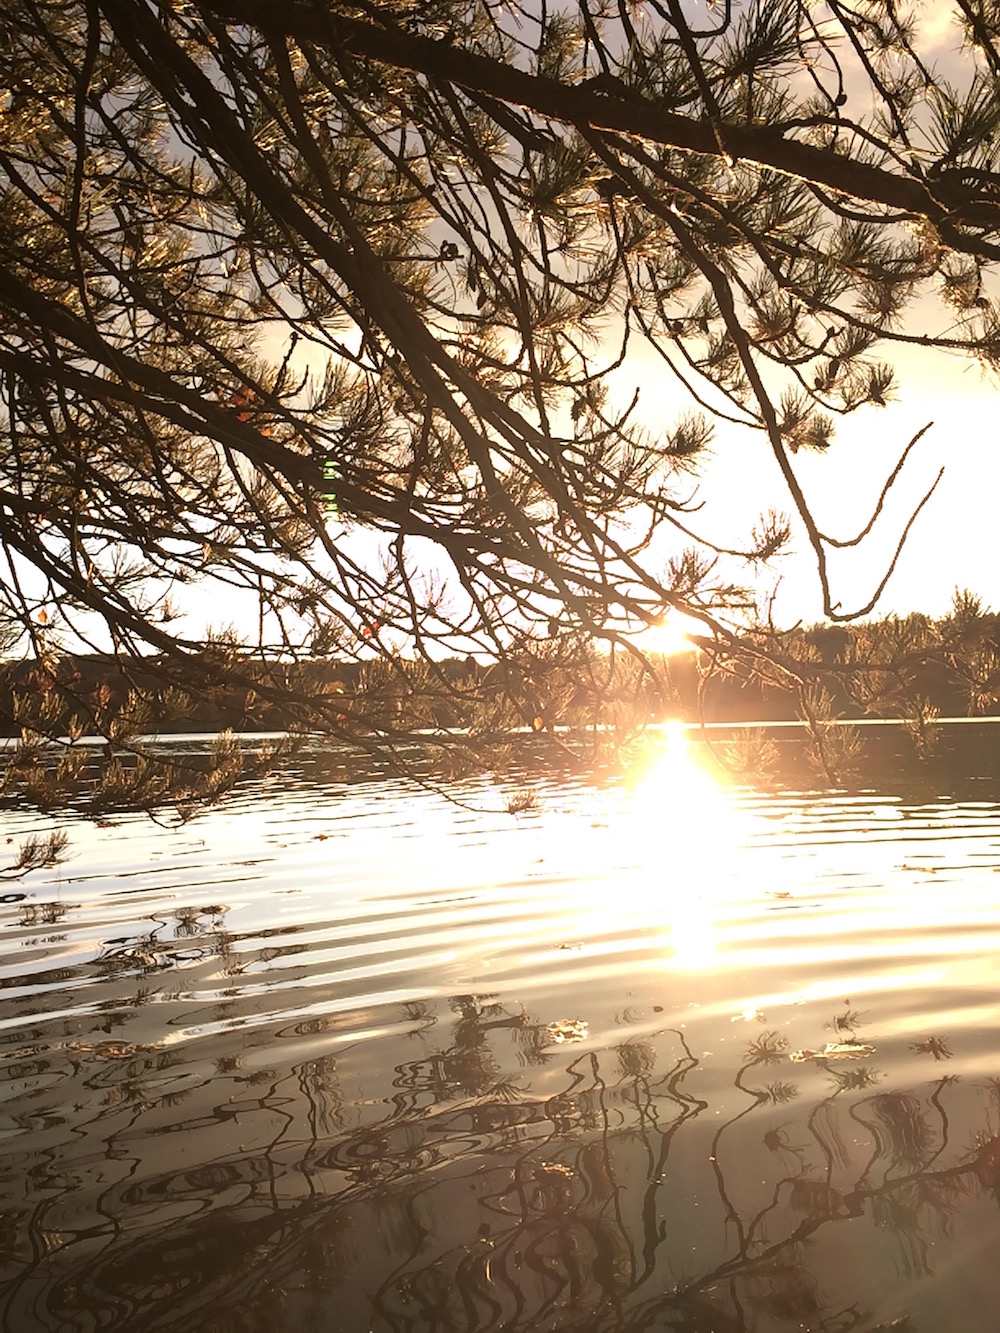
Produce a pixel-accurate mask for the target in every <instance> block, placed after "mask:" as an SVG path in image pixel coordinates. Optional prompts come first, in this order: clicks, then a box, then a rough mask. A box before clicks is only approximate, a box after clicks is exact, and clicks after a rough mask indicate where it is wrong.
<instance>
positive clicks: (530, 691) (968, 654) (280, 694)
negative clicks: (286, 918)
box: [0, 594, 1000, 743]
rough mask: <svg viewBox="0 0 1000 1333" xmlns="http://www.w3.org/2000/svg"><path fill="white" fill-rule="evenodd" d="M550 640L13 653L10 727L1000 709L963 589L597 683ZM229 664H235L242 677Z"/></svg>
mask: <svg viewBox="0 0 1000 1333" xmlns="http://www.w3.org/2000/svg"><path fill="white" fill-rule="evenodd" d="M544 647H545V645H542V648H543V651H541V652H540V651H538V646H537V645H532V651H526V652H525V653H524V654H523V655H522V657H521V658H520V659H518V658H512V659H511V660H509V661H506V662H504V663H501V664H499V665H496V664H494V665H488V666H487V665H483V664H481V663H479V662H477V661H475V660H474V659H473V658H472V657H467V658H464V659H462V658H447V659H444V660H442V661H440V662H437V663H434V664H433V665H432V666H429V665H428V663H427V662H426V661H415V660H410V659H407V658H405V657H402V656H397V657H395V658H393V659H391V660H390V662H389V663H387V662H386V661H385V660H384V659H382V660H375V659H373V660H370V661H365V660H358V659H355V660H338V659H336V658H332V657H331V658H313V659H306V660H303V661H299V662H296V663H294V664H292V663H275V662H273V661H265V660H264V659H263V658H255V657H254V656H252V655H247V656H244V655H242V654H239V655H237V654H236V652H235V650H234V649H232V648H229V649H228V655H227V661H226V663H225V670H224V671H220V684H219V685H218V687H217V688H215V689H207V690H200V691H199V693H198V695H197V696H188V695H186V694H185V692H184V690H183V680H182V678H177V677H176V676H175V674H174V673H173V672H172V671H171V670H170V669H169V666H168V664H166V663H164V662H161V661H160V660H159V659H157V658H153V657H150V658H149V659H146V661H140V662H134V661H133V662H131V663H129V665H128V668H127V669H125V666H124V664H123V663H122V662H121V660H119V659H116V658H115V657H114V656H113V655H111V654H106V655H105V654H87V655H77V654H64V655H61V656H58V657H50V658H48V660H47V661H45V662H41V663H40V662H39V661H38V660H37V659H24V660H16V661H8V662H6V663H3V664H0V736H6V737H18V736H25V735H26V734H28V735H30V734H32V733H37V734H39V735H42V734H45V735H49V736H51V735H52V734H53V732H54V731H58V730H59V729H60V727H61V728H62V730H63V731H64V733H65V734H66V735H67V736H69V737H70V739H76V738H77V737H79V736H81V735H84V734H87V732H88V731H89V730H90V727H89V726H88V725H87V723H88V722H91V723H93V724H94V728H95V730H97V731H101V730H102V729H103V728H104V727H105V726H106V724H107V721H108V719H109V718H112V719H117V721H118V727H117V735H114V734H112V742H114V741H119V742H121V743H127V741H128V740H130V739H135V738H136V737H138V736H139V735H140V734H147V735H148V734H150V733H155V734H160V735H183V734H185V733H191V732H206V731H223V730H227V729H231V730H233V731H238V732H246V733H255V732H283V731H296V730H298V731H305V730H308V729H309V728H308V727H306V726H304V725H303V712H302V709H301V708H297V707H295V706H294V705H292V706H290V705H289V704H288V703H287V702H286V700H287V698H289V697H291V698H293V699H294V698H298V699H300V700H309V699H313V700H318V699H321V698H322V699H325V700H326V701H327V702H329V701H330V697H331V696H333V697H334V698H336V697H338V696H339V697H342V699H343V708H344V713H343V716H342V717H341V718H340V721H341V723H342V724H343V725H344V728H345V730H349V729H350V724H351V713H352V705H353V704H354V702H355V701H361V700H362V699H363V700H364V710H363V711H364V713H365V715H366V716H370V715H371V713H372V704H373V702H374V701H375V700H377V699H379V698H380V697H381V699H382V702H383V705H384V708H383V710H382V711H383V712H384V715H385V722H386V731H387V732H391V731H392V730H393V728H392V726H391V721H392V715H393V714H394V713H395V714H397V715H401V714H403V712H404V708H403V701H404V700H406V701H407V723H408V724H412V722H413V720H414V719H413V718H412V716H410V715H409V700H411V699H412V697H413V695H414V694H415V693H416V692H417V691H418V689H419V692H420V693H421V694H429V695H430V697H431V705H430V707H429V709H428V712H427V715H426V718H425V721H426V724H427V725H428V726H429V727H432V728H461V727H472V728H473V729H475V728H476V727H477V724H479V723H481V721H482V718H481V714H482V712H483V710H484V709H486V710H488V711H489V713H490V717H491V719H492V721H493V722H494V723H495V724H499V722H500V713H501V712H502V711H504V710H506V713H507V716H506V718H505V719H504V720H505V721H506V724H507V727H508V729H517V728H518V726H519V725H520V726H526V727H528V729H529V730H533V731H536V732H543V731H551V730H554V729H555V728H564V727H569V728H580V727H584V728H586V727H593V726H596V725H600V726H605V727H606V726H608V725H609V724H610V725H613V726H614V725H617V726H618V727H619V728H620V729H621V728H623V727H627V726H628V725H629V724H630V723H631V724H632V725H634V726H635V727H636V728H641V727H642V726H643V725H645V724H648V723H650V722H664V721H671V720H676V721H681V722H685V723H706V724H713V723H715V724H726V725H732V726H742V725H747V724H753V723H767V722H791V721H800V722H801V721H805V722H807V723H808V722H809V721H810V719H811V720H813V721H817V722H824V723H825V722H831V721H835V720H842V721H855V722H857V721H862V720H865V719H869V720H899V721H904V722H909V723H912V724H913V725H915V726H917V725H920V724H921V723H924V724H926V725H930V724H932V723H933V722H934V721H936V720H937V719H939V718H945V717H995V716H1000V616H998V615H994V614H993V613H991V612H987V611H984V610H982V608H981V607H980V606H979V605H978V603H977V602H976V599H975V598H974V597H972V596H971V595H970V594H956V599H955V606H954V608H953V610H952V612H951V614H949V615H948V616H946V617H943V618H940V619H937V620H934V619H931V618H930V617H928V616H924V615H921V614H911V615H909V616H906V617H897V616H888V617H884V618H881V619H879V620H871V621H864V622H861V623H859V624H857V625H853V626H840V625H827V624H820V625H814V626H811V627H805V628H799V629H796V630H794V631H792V632H791V633H789V634H787V635H785V636H783V638H782V640H781V649H780V651H779V652H774V651H773V650H772V649H771V648H767V649H762V650H761V652H760V653H759V654H757V655H755V652H754V648H755V644H754V636H752V635H748V636H745V637H743V638H740V639H735V640H734V641H733V643H732V644H731V645H729V646H728V648H727V647H725V646H720V645H719V644H718V643H709V641H707V640H706V641H704V642H703V643H701V644H695V643H692V644H691V646H690V648H689V649H688V650H686V651H681V652H674V653H673V654H671V655H670V656H668V657H664V656H663V655H661V654H659V653H650V654H647V658H646V660H647V661H648V662H649V663H650V665H651V666H652V667H653V668H655V674H654V671H653V670H648V669H645V668H644V665H643V661H642V659H639V658H636V657H634V656H630V655H628V654H627V653H624V652H622V653H620V654H618V655H617V656H616V655H615V654H610V655H609V654H607V653H601V654H598V653H595V654H594V656H593V661H592V668H593V669H592V672H591V675H590V678H589V680H587V681H584V682H580V681H578V680H577V681H573V680H570V679H567V678H565V677H564V673H562V672H561V671H560V663H559V659H558V654H557V653H556V652H555V651H553V652H552V653H549V654H546V653H545V652H544ZM206 656H207V655H206ZM234 660H238V662H239V666H240V668H241V669H240V672H239V677H240V680H239V683H235V684H234V683H232V681H231V679H230V677H231V675H232V672H231V667H232V664H233V661H234ZM209 661H210V659H209ZM200 665H201V666H202V667H204V666H205V665H206V663H205V662H201V663H200ZM417 676H419V680H417V679H416V677H417ZM254 686H256V687H257V688H254ZM664 687H665V688H664ZM518 709H519V711H518ZM359 711H360V710H359ZM42 724H44V726H43V725H42ZM497 729H500V728H499V725H498V726H497ZM111 730H112V733H114V732H115V728H114V727H112V728H111Z"/></svg>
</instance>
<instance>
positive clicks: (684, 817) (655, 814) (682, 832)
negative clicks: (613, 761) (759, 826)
mask: <svg viewBox="0 0 1000 1333" xmlns="http://www.w3.org/2000/svg"><path fill="white" fill-rule="evenodd" d="M664 738H665V747H664V750H663V753H662V754H661V755H660V756H659V757H658V758H657V759H656V760H655V761H654V763H653V765H652V767H651V768H650V770H649V772H648V773H647V774H646V775H645V776H644V777H643V778H642V780H641V782H640V784H639V786H638V788H637V790H636V798H635V812H634V834H633V836H634V837H635V841H636V846H637V850H638V855H639V860H640V873H639V876H638V881H637V882H638V884H639V886H640V892H641V893H642V894H643V896H644V898H645V900H646V906H647V908H648V910H649V913H650V924H651V925H653V923H654V922H659V923H662V924H663V927H664V928H665V930H666V933H667V941H668V942H667V948H668V950H669V952H670V954H671V956H672V958H673V960H674V962H675V963H676V964H677V965H678V966H679V967H682V968H685V969H688V970H700V969H704V968H709V967H711V966H712V965H713V964H714V963H715V961H716V957H717V950H718V943H719V940H718V925H719V917H720V915H721V914H722V911H723V909H724V906H725V904H727V903H729V902H730V901H731V900H732V897H733V891H734V888H735V886H736V883H737V872H738V869H739V859H740V850H741V834H742V831H743V830H742V825H743V823H744V817H743V816H741V815H740V814H739V812H737V811H736V809H735V808H734V807H733V805H732V804H731V802H730V801H729V800H728V799H727V793H726V791H725V789H724V787H722V786H721V785H720V783H719V782H718V781H717V780H716V779H715V778H714V777H713V776H712V774H711V773H709V772H708V771H707V769H706V768H705V767H704V765H703V764H702V763H699V762H698V759H697V758H696V757H695V754H694V752H693V749H692V747H691V745H690V744H689V742H688V736H687V728H686V727H685V726H684V724H683V723H681V722H671V723H668V724H667V725H666V727H665V728H664ZM654 928H655V927H654Z"/></svg>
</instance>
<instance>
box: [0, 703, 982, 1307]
mask: <svg viewBox="0 0 1000 1333" xmlns="http://www.w3.org/2000/svg"><path fill="white" fill-rule="evenodd" d="M775 734H776V736H777V737H778V745H779V747H781V746H785V745H791V742H790V741H788V740H787V739H785V737H786V733H775ZM940 735H941V739H940V744H939V746H938V752H937V754H936V755H935V756H933V757H931V758H928V759H920V758H919V757H918V756H916V754H915V753H914V752H913V751H912V750H911V749H909V748H908V745H909V743H908V742H907V741H906V739H905V737H903V736H902V735H901V733H899V732H898V731H895V730H890V729H882V730H881V731H880V732H878V734H876V733H875V732H874V731H873V732H871V733H865V738H864V746H865V749H864V752H863V754H862V760H861V772H862V774H863V775H864V776H863V778H861V777H859V778H856V779H855V780H854V781H853V782H852V783H850V784H849V785H847V786H846V787H844V788H843V789H839V790H835V791H829V790H817V789H814V788H812V787H811V786H810V784H809V780H808V779H807V778H806V777H805V771H804V769H803V768H802V766H801V764H798V762H797V760H796V761H795V762H793V759H794V756H791V751H790V750H789V763H788V764H787V765H786V769H787V771H786V773H785V775H784V776H783V777H781V778H778V779H774V780H772V781H771V782H770V783H769V784H768V785H767V786H758V787H754V786H751V785H747V784H741V783H739V782H736V781H734V780H733V779H732V777H727V776H726V775H725V774H724V773H723V772H722V771H721V770H720V769H719V767H718V765H717V764H716V763H715V762H714V760H713V758H712V755H711V753H710V751H709V748H708V747H707V746H706V745H704V744H702V743H701V742H699V741H698V740H696V739H695V738H693V737H686V736H685V735H684V734H683V733H682V732H681V731H679V730H678V729H674V730H671V731H669V732H668V734H667V735H666V736H665V737H664V739H663V742H662V745H660V746H659V747H658V749H657V751H656V753H655V754H654V755H653V756H652V757H651V758H650V759H649V761H648V762H647V763H646V764H645V765H644V766H642V767H641V768H639V769H637V770H636V771H634V772H632V773H627V774H624V775H615V774H610V773H609V774H607V775H605V776H604V777H603V778H602V779H601V780H599V781H597V780H588V781H583V780H579V779H571V778H569V777H566V776H548V777H545V776H542V775H538V774H531V773H527V772H526V773H523V774H521V775H520V776H518V777H516V778H512V779H504V780H503V781H500V782H495V781H493V780H492V779H488V778H482V779H477V780H475V781H463V782H461V783H457V784H455V785H453V786H452V787H451V788H449V789H448V794H447V795H446V794H445V793H443V792H441V791H439V790H435V789H434V788H433V786H429V787H426V788H417V787H414V786H412V785H404V784H403V783H402V782H401V780H400V779H399V778H398V777H396V776H394V775H393V774H392V773H390V772H388V771H380V770H378V769H377V768H376V767H375V766H374V764H373V763H372V762H371V761H368V760H364V761H359V760H358V759H356V758H351V757H349V756H348V755H346V754H344V753H337V752H324V751H322V750H319V749H317V750H315V751H314V752H310V753H307V754H305V755H303V756H302V757H301V758H300V759H299V760H297V761H296V762H295V764H294V766H293V767H292V768H291V769H290V770H289V771H288V772H286V773H283V774H282V775H280V776H275V777H272V778H269V779H265V780H261V781H258V782H255V783H252V784H250V785H248V786H246V787H244V788H242V789H240V790H239V791H237V792H236V793H234V794H233V795H232V796H230V797H228V798H227V799H226V800H225V801H224V802H223V803H222V804H220V805H219V806H217V807H215V808H214V809H212V810H210V811H207V812H205V813H204V814H202V815H200V816H199V817H198V818H196V819H194V820H193V821H191V822H189V823H187V824H185V825H183V826H181V827H161V826H159V825H158V824H156V823H154V822H153V821H151V820H150V819H148V818H146V817H144V816H120V817H114V818H113V819H111V820H109V821H108V822H107V823H106V824H105V825H104V826H97V825H95V824H94V823H91V822H86V821H84V820H82V819H81V820H74V819H73V818H71V817H66V816H63V817H61V818H59V819H55V818H53V819H47V818H43V817H41V816H39V815H37V814H34V813H32V812H30V811H28V810H16V809H15V810H7V811H6V812H5V814H4V817H3V836H4V838H5V839H6V841H7V843H8V844H9V850H11V851H12V853H16V849H17V845H18V844H19V843H20V842H21V840H22V839H23V838H24V837H26V836H27V835H29V834H32V833H45V832H48V831H50V830H51V829H54V828H62V829H64V830H65V831H66V833H67V834H68V836H69V846H68V850H67V858H66V860H65V861H64V862H63V863H62V864H60V865H59V866H56V867H54V868H52V869H49V870H42V871H37V872H33V873H32V874H31V875H29V876H28V877H27V878H26V879H24V880H22V881H8V882H6V883H4V884H0V891H3V895H2V901H0V931H2V938H3V943H4V947H3V951H2V958H0V963H2V966H0V1057H2V1061H3V1080H4V1081H3V1100H2V1104H0V1265H2V1266H0V1280H2V1286H0V1312H2V1327H3V1328H4V1329H5V1330H8V1331H9V1333H33V1331H34V1330H50V1329H51V1330H60V1333H63V1331H65V1333H77V1331H79V1333H90V1331H91V1330H94V1331H97V1330H101V1331H103V1330H120V1329H121V1330H125V1329H141V1330H143V1331H144V1333H153V1330H219V1331H220V1333H221V1331H222V1330H225V1331H226V1333H237V1331H239V1333H247V1331H248V1330H262V1331H263V1330H268V1333H271V1331H272V1330H297V1331H298V1333H311V1330H344V1333H368V1330H377V1331H378V1333H390V1331H395V1330H400V1331H402V1330H414V1331H416V1330H427V1331H428V1333H431V1331H433V1333H449V1331H450V1330H462V1331H463V1333H477V1331H478V1330H492V1329H497V1330H499V1329H508V1330H529V1329H530V1330H580V1331H582V1330H600V1331H601V1333H617V1331H618V1330H647V1329H649V1330H653V1329H656V1330H669V1331H672V1333H681V1331H683V1333H730V1331H731V1330H732V1331H736V1330H741V1331H745V1333H771V1331H772V1330H774V1331H775V1333H777V1331H778V1330H793V1329H794V1330H811V1331H814V1333H819V1331H820V1330H822V1331H823V1333H846V1331H847V1330H852V1329H858V1330H865V1331H867V1333H872V1331H873V1330H876V1329H878V1330H889V1329H892V1330H894V1333H952V1331H954V1333H959V1330H961V1333H980V1331H981V1333H995V1329H996V1328H997V1324H998V1310H1000V1261H998V1254H1000V1207H998V1203H1000V873H998V872H1000V746H998V744H997V742H998V741H1000V731H997V730H996V729H995V728H992V727H990V726H988V725H982V726H965V727H955V728H951V729H949V728H947V727H942V728H941V733H940ZM994 737H995V738H996V739H994ZM186 744H188V745H189V746H196V745H197V742H196V741H192V742H187V743H186ZM525 792H528V793H530V794H529V795H527V796H526V795H524V793H525ZM11 859H12V858H11Z"/></svg>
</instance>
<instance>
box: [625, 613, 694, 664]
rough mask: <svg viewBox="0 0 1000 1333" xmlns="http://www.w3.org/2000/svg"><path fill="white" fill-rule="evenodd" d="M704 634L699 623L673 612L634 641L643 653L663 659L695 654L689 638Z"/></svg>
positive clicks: (689, 617)
mask: <svg viewBox="0 0 1000 1333" xmlns="http://www.w3.org/2000/svg"><path fill="white" fill-rule="evenodd" d="M705 632H706V630H705V626H704V625H702V624H701V622H700V621H698V620H695V619H693V618H692V617H691V616H685V615H682V614H681V613H680V612H679V611H673V612H671V613H670V615H667V616H664V617H663V619H662V620H661V621H659V623H658V624H656V625H650V627H649V629H647V630H644V631H643V632H642V633H641V634H640V635H639V636H638V638H637V640H636V641H637V643H638V644H639V645H640V646H641V647H642V649H643V651H644V652H647V653H662V655H663V656H664V657H672V656H674V655H675V654H677V653H693V652H696V651H697V649H696V646H695V644H694V643H692V642H691V636H692V635H694V634H702V635H703V634H705Z"/></svg>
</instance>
